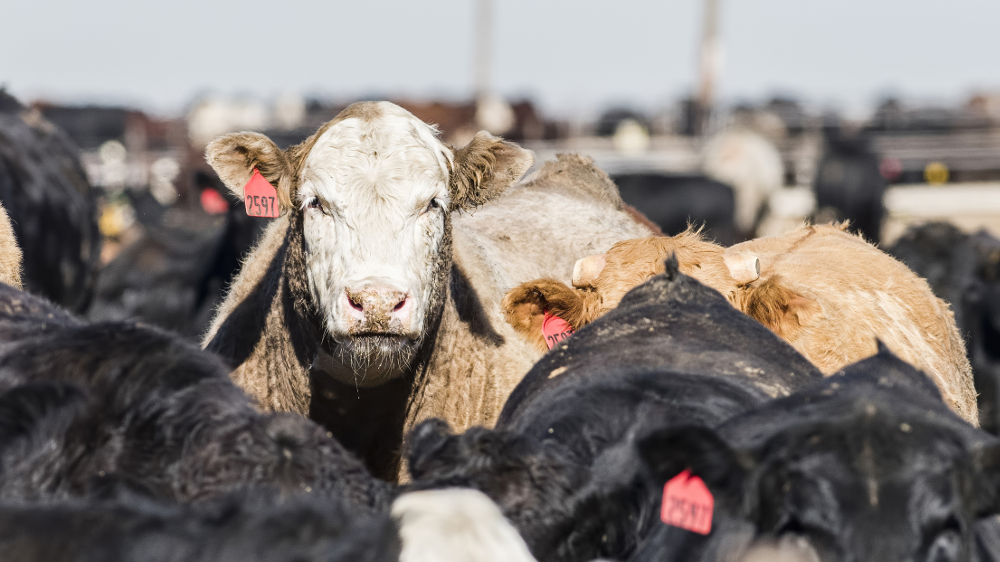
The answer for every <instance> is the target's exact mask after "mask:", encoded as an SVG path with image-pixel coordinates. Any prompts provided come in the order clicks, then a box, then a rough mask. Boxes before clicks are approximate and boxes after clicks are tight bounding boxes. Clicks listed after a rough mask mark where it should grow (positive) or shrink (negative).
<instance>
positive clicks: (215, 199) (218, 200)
mask: <svg viewBox="0 0 1000 562" xmlns="http://www.w3.org/2000/svg"><path fill="white" fill-rule="evenodd" d="M201 208H202V209H205V212H206V213H208V214H210V215H221V214H222V213H225V212H228V211H229V203H228V202H227V201H226V200H225V199H224V198H223V197H222V195H221V194H220V193H219V192H218V191H216V190H214V189H212V188H211V187H209V188H207V189H203V190H202V192H201Z"/></svg>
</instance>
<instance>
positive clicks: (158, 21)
mask: <svg viewBox="0 0 1000 562" xmlns="http://www.w3.org/2000/svg"><path fill="white" fill-rule="evenodd" d="M721 3H722V17H721V23H720V25H721V34H722V39H723V44H724V47H725V53H726V56H725V67H724V71H723V74H722V77H721V83H720V88H721V90H720V92H721V96H722V98H723V99H724V100H727V101H736V100H746V99H749V100H761V99H763V98H764V97H766V96H769V95H771V94H774V93H788V94H793V95H796V96H798V97H800V98H802V99H804V100H806V101H808V102H810V103H812V104H814V105H820V106H823V105H825V106H839V107H856V106H858V105H863V104H867V105H870V104H871V103H872V102H873V101H874V100H876V99H877V98H878V97H879V96H882V95H884V94H886V93H890V92H892V93H898V94H900V95H902V96H904V97H906V98H910V99H921V100H932V101H933V100H943V101H957V100H961V99H964V98H965V97H966V96H967V95H968V94H969V93H971V92H972V91H975V90H995V91H1000V31H998V25H1000V1H998V0H721ZM474 7H475V1H474V0H423V1H420V0H381V1H379V0H355V1H351V2H341V1H326V2H318V1H315V0H314V1H311V2H306V1H303V0H280V1H275V0H271V1H264V0H159V1H155V2H151V1H147V0H88V1H86V2H81V1H79V0H18V1H16V2H11V3H8V5H6V6H5V7H4V9H3V12H4V13H3V20H4V26H3V27H4V30H3V33H0V84H4V85H6V86H7V88H8V89H10V90H11V91H12V92H13V93H14V94H15V95H17V96H19V97H21V98H22V99H25V100H29V99H33V98H37V97H44V98H47V99H53V100H56V101H63V102H71V103H79V102H103V103H127V104H131V105H136V106H139V107H143V108H146V109H152V110H154V111H157V112H160V113H170V112H178V111H181V110H183V108H184V107H185V106H186V104H188V103H189V102H190V101H191V100H192V99H194V97H195V96H196V95H198V94H199V93H203V92H216V93H222V94H249V95H252V96H257V97H261V98H263V99H267V98H269V97H273V96H275V95H277V94H279V93H282V92H298V93H302V94H307V95H318V96H322V97H332V98H338V99H346V98H351V97H358V96H364V97H374V96H382V97H390V96H391V97H398V96H412V97H420V98H430V97H434V96H446V97H452V98H458V97H464V96H467V95H469V94H470V93H471V91H472V88H473V68H472V56H473V50H472V46H473V30H474V26H473V24H474ZM494 14H495V17H494V18H495V19H494V22H495V27H494V29H495V31H494V49H495V50H494V61H495V64H494V72H493V77H494V79H493V82H494V85H495V87H496V90H497V91H499V92H500V93H501V94H504V95H508V96H523V95H528V96H532V97H534V98H535V99H536V100H537V101H538V102H540V103H541V105H542V107H543V108H544V109H545V110H546V111H548V112H551V113H553V114H557V115H574V114H581V113H588V112H590V113H593V112H595V111H597V110H598V109H600V108H601V107H604V106H605V105H607V104H609V103H616V102H631V103H634V104H637V105H638V106H640V107H646V108H654V107H658V106H659V107H666V106H668V105H670V104H671V103H673V102H674V101H675V100H676V99H677V98H678V97H680V96H681V95H684V94H686V93H688V92H690V91H691V90H692V89H693V86H694V83H695V73H696V60H697V52H698V45H697V43H698V36H699V34H700V29H701V0H663V1H652V0H614V1H596V0H494Z"/></svg>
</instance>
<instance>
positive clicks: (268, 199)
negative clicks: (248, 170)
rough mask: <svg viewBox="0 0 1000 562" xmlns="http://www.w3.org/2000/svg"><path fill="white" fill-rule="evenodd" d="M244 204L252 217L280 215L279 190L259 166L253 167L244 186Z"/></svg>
mask: <svg viewBox="0 0 1000 562" xmlns="http://www.w3.org/2000/svg"><path fill="white" fill-rule="evenodd" d="M243 204H244V205H246V209H247V214H248V215H250V216H251V217H268V218H274V217H276V216H278V192H277V190H275V189H274V186H273V185H271V183H270V182H268V181H267V180H266V179H264V176H262V175H260V171H258V170H257V168H254V169H253V175H252V176H250V181H248V182H247V184H246V185H244V186H243Z"/></svg>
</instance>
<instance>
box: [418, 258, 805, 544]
mask: <svg viewBox="0 0 1000 562" xmlns="http://www.w3.org/2000/svg"><path fill="white" fill-rule="evenodd" d="M820 378H821V375H820V373H819V372H818V371H817V370H816V368H815V367H814V366H813V365H812V364H810V363H809V362H808V361H807V360H806V359H805V358H803V357H802V356H801V355H799V354H798V353H797V352H796V351H795V350H794V349H792V348H791V346H789V345H788V344H787V343H785V342H784V341H782V340H780V339H779V338H778V337H777V336H775V335H774V334H773V333H771V332H770V331H769V330H767V329H766V328H764V327H763V326H762V325H761V324H760V323H758V322H755V321H754V320H752V319H751V318H749V317H748V316H746V315H744V314H742V313H740V312H739V311H737V310H736V309H735V308H733V307H732V306H731V305H730V304H729V303H728V302H727V301H726V300H725V299H724V298H723V297H722V295H720V294H719V293H718V292H716V291H714V290H712V289H710V288H708V287H706V286H704V285H702V284H701V283H699V282H697V281H695V280H694V279H692V278H690V277H687V276H685V275H683V274H681V273H680V272H679V271H678V270H677V262H676V260H675V259H674V258H671V259H669V260H668V261H667V267H666V273H664V274H663V275H660V276H657V277H655V278H653V279H652V280H650V281H649V282H647V283H645V284H643V285H641V286H639V287H637V288H636V289H634V290H632V291H631V292H629V293H628V294H627V295H626V296H625V297H624V298H623V299H622V302H621V304H620V305H619V306H618V308H616V309H615V310H612V311H611V312H609V313H608V314H607V315H605V316H603V317H602V318H600V319H598V320H597V321H595V322H594V323H592V324H590V325H588V326H587V327H585V328H583V329H581V330H580V331H579V332H578V333H577V334H575V335H574V336H573V337H571V338H569V339H568V340H566V341H565V342H563V343H561V344H559V345H558V346H557V347H555V348H554V349H553V350H552V351H551V352H550V353H549V354H547V355H546V356H545V357H543V358H542V360H541V361H539V362H538V363H537V364H536V365H535V367H534V368H533V369H532V370H531V371H530V372H529V373H528V374H527V375H526V376H525V378H524V380H522V382H521V383H520V384H519V385H518V387H517V388H516V389H515V391H514V392H513V394H512V395H511V397H510V399H509V400H508V402H507V404H506V405H505V407H504V410H503V412H502V414H501V416H500V420H499V422H498V424H497V428H496V430H487V429H483V428H473V429H470V430H469V431H467V432H465V433H464V434H462V435H457V436H456V435H451V434H450V432H449V430H448V427H447V426H446V425H445V424H444V422H441V421H438V420H430V421H427V422H424V423H423V424H422V425H420V426H418V427H417V428H415V429H414V431H413V432H412V434H411V436H410V447H411V452H410V456H409V467H410V472H411V474H412V476H413V478H414V481H415V482H414V484H413V485H414V487H416V488H438V487H449V486H468V487H473V488H476V489H479V490H481V491H483V492H484V493H486V494H487V495H488V496H490V497H491V498H492V499H493V500H494V501H495V502H497V504H498V505H500V507H501V509H502V510H503V511H504V514H505V515H506V516H507V517H508V518H509V519H510V520H511V521H512V522H513V523H514V525H515V527H516V528H517V529H518V530H519V531H520V532H521V534H522V535H523V536H524V537H525V540H526V542H527V543H528V545H529V547H530V548H531V549H532V552H533V554H534V555H535V556H536V557H537V558H538V559H540V560H589V559H591V558H594V557H598V556H606V557H623V556H625V555H627V554H628V553H629V552H630V551H631V550H633V549H634V548H635V546H636V544H637V543H638V542H639V541H640V540H641V539H642V537H643V536H644V535H645V534H646V533H647V532H648V530H649V529H651V528H653V524H654V523H655V522H656V518H655V506H656V503H657V500H658V497H657V496H655V495H651V494H649V493H647V491H646V490H645V488H644V487H643V485H642V477H641V475H640V473H639V472H638V468H639V465H640V463H639V462H638V461H637V459H636V457H635V455H634V453H633V451H634V447H633V446H632V442H631V439H632V438H633V436H635V435H639V434H643V433H647V432H648V431H650V430H651V429H652V428H659V427H664V426H669V425H673V424H685V425H686V424H692V423H696V424H704V425H705V426H707V427H714V426H716V425H718V424H719V423H720V422H722V421H723V420H725V419H727V418H729V417H730V416H732V415H734V414H737V413H740V412H743V411H745V410H747V409H749V408H752V407H754V406H757V405H760V404H762V403H764V402H766V401H767V400H769V399H770V398H771V396H776V395H783V394H787V393H788V391H789V390H791V389H793V388H795V387H797V386H799V385H801V384H805V383H807V382H811V381H815V380H818V379H820Z"/></svg>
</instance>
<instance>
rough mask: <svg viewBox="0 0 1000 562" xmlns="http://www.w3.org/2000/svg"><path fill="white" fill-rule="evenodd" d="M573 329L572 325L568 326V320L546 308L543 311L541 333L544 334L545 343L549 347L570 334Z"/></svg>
mask: <svg viewBox="0 0 1000 562" xmlns="http://www.w3.org/2000/svg"><path fill="white" fill-rule="evenodd" d="M573 331H574V330H573V326H570V325H569V322H567V321H565V320H563V319H562V318H559V317H558V316H556V315H555V314H552V313H551V312H549V311H547V310H546V311H545V318H544V319H543V320H542V335H544V336H545V345H547V346H549V349H552V348H553V347H555V346H556V344H557V343H559V342H561V341H563V340H564V339H566V338H568V337H570V336H572V335H573Z"/></svg>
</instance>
